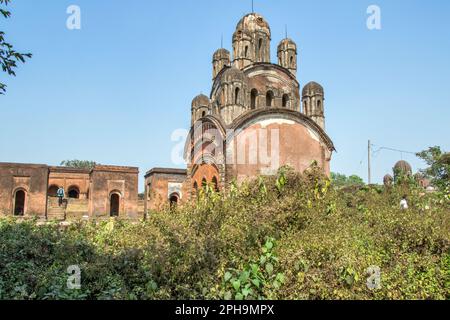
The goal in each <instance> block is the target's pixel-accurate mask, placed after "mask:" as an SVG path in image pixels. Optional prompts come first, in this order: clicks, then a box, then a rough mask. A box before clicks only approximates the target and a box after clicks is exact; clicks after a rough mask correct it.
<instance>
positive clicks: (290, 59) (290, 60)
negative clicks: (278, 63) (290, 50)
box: [289, 56, 294, 67]
mask: <svg viewBox="0 0 450 320" xmlns="http://www.w3.org/2000/svg"><path fill="white" fill-rule="evenodd" d="M289 65H290V66H291V67H293V66H294V57H293V56H291V57H290V58H289Z"/></svg>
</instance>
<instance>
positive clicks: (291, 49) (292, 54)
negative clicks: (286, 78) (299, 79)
mask: <svg viewBox="0 0 450 320" xmlns="http://www.w3.org/2000/svg"><path fill="white" fill-rule="evenodd" d="M277 54H278V64H279V65H280V66H282V67H283V68H286V69H288V70H289V71H290V72H291V73H292V74H293V75H294V76H295V75H296V74H297V45H296V44H295V42H294V41H292V40H291V39H288V38H286V39H283V40H281V42H280V44H279V45H278V52H277Z"/></svg>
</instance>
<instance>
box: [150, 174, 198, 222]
mask: <svg viewBox="0 0 450 320" xmlns="http://www.w3.org/2000/svg"><path fill="white" fill-rule="evenodd" d="M186 178H187V171H186V170H182V169H162V168H154V169H152V170H150V171H149V172H147V174H146V175H145V193H144V197H145V202H144V212H146V213H147V212H149V211H156V210H161V209H162V208H163V207H164V206H166V205H168V204H170V202H172V204H175V203H176V204H177V205H179V204H183V203H185V202H186V201H188V200H189V199H190V195H189V193H188V192H189V188H188V187H187V185H186Z"/></svg>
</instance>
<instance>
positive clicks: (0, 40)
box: [0, 0, 32, 94]
mask: <svg viewBox="0 0 450 320" xmlns="http://www.w3.org/2000/svg"><path fill="white" fill-rule="evenodd" d="M10 2H11V0H0V16H3V18H5V19H7V18H9V17H11V12H10V11H8V10H6V7H7V5H8V3H10ZM31 56H32V54H31V53H19V52H17V51H15V50H14V47H13V45H12V44H10V43H8V42H6V40H5V33H4V32H3V31H0V65H1V66H2V70H3V72H6V73H7V74H8V75H10V76H15V75H16V73H15V71H14V69H15V68H17V63H18V62H22V63H25V59H26V58H31ZM5 92H6V84H4V83H1V82H0V94H5Z"/></svg>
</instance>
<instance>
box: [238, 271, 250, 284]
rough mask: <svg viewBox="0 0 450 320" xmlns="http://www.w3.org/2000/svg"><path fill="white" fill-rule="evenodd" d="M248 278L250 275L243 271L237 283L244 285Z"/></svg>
mask: <svg viewBox="0 0 450 320" xmlns="http://www.w3.org/2000/svg"><path fill="white" fill-rule="evenodd" d="M249 276H250V274H249V273H248V272H247V271H244V272H242V273H241V276H240V277H239V281H240V282H241V283H245V282H247V280H248V277H249Z"/></svg>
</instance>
